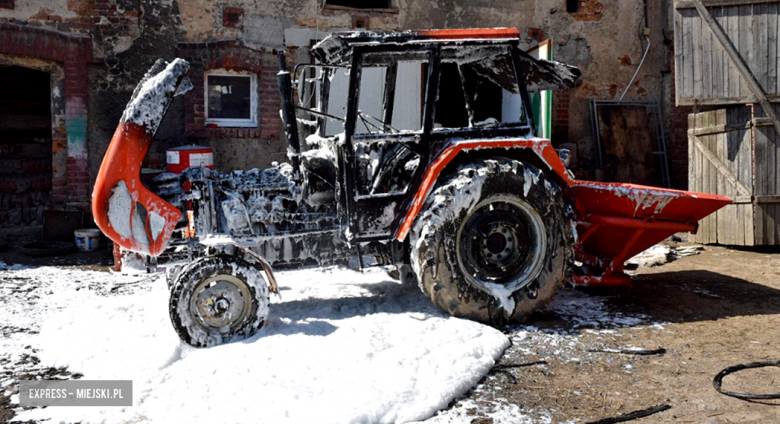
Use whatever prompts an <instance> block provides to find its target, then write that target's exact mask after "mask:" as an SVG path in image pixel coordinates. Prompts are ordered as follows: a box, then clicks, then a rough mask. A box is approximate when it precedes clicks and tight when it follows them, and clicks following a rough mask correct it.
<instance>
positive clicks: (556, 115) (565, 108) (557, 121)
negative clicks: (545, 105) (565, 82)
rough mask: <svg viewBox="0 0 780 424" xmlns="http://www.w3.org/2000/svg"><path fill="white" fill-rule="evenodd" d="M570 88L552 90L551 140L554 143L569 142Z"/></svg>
mask: <svg viewBox="0 0 780 424" xmlns="http://www.w3.org/2000/svg"><path fill="white" fill-rule="evenodd" d="M570 98H571V89H568V88H567V89H565V90H553V112H552V114H553V116H552V118H553V119H552V125H553V127H552V137H551V138H552V142H553V144H554V145H556V146H557V145H558V144H560V143H568V142H569V99H570Z"/></svg>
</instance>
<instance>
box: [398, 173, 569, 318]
mask: <svg viewBox="0 0 780 424" xmlns="http://www.w3.org/2000/svg"><path fill="white" fill-rule="evenodd" d="M571 216H572V212H571V208H570V207H569V206H568V205H567V204H566V203H565V201H564V199H563V196H562V193H561V190H560V188H559V187H558V186H557V185H556V184H555V183H554V182H553V181H552V180H550V179H549V178H548V177H546V176H545V175H544V173H542V172H540V171H539V169H537V168H535V167H533V166H531V165H528V164H525V163H522V162H518V161H513V160H509V159H503V158H502V159H485V160H482V161H479V162H476V163H471V164H467V165H463V166H461V167H460V168H459V169H458V171H457V172H456V173H455V174H454V175H452V176H451V177H450V178H448V179H446V180H444V181H442V182H440V183H439V184H438V185H437V186H436V187H435V188H434V190H433V191H432V192H431V194H430V196H429V197H428V200H427V201H426V204H425V206H424V208H423V212H422V213H421V214H420V216H419V217H418V219H417V221H416V222H415V225H414V226H413V228H412V234H411V240H410V241H411V247H412V249H411V258H410V259H411V263H412V267H413V268H414V271H415V274H416V275H417V279H418V281H419V282H420V288H421V289H422V290H423V292H424V293H425V294H426V295H427V296H428V297H430V299H431V300H432V301H433V303H434V304H436V305H437V306H438V307H439V308H441V309H443V310H444V311H446V312H448V313H449V314H451V315H453V316H458V317H462V318H468V319H472V320H475V321H480V322H484V323H488V324H493V325H502V324H504V323H506V322H509V321H514V322H521V321H524V320H526V319H527V318H528V317H529V316H530V315H531V313H532V312H533V311H534V310H535V309H537V308H539V307H541V306H543V305H545V304H547V303H548V302H549V301H550V299H551V298H552V296H553V294H554V293H555V290H556V289H557V287H558V286H559V285H561V284H562V283H563V282H564V281H565V279H566V275H567V271H568V268H569V261H570V260H571V246H572V241H573V240H572V225H571Z"/></svg>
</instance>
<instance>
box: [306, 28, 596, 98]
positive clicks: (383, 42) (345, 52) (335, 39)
mask: <svg viewBox="0 0 780 424" xmlns="http://www.w3.org/2000/svg"><path fill="white" fill-rule="evenodd" d="M519 41H520V31H519V30H518V29H517V28H490V29H446V30H445V29H442V30H415V31H412V30H408V31H350V32H337V33H333V34H331V35H330V36H328V37H326V38H325V39H323V40H322V41H320V42H319V43H317V44H316V45H315V46H314V49H313V54H314V56H315V57H316V58H317V60H318V61H319V62H320V63H321V64H324V65H332V66H349V64H350V59H351V57H352V53H353V52H354V51H355V49H356V48H365V49H367V50H380V49H381V50H380V51H382V50H383V51H386V52H387V53H391V52H392V56H394V57H395V58H396V60H400V59H401V58H400V57H398V53H399V52H401V53H402V52H408V53H409V55H415V54H419V52H420V49H421V48H423V49H424V48H426V47H427V46H431V45H442V46H445V47H447V46H449V47H451V48H450V49H445V51H444V52H443V53H442V60H444V61H449V60H454V61H458V62H463V61H464V57H467V56H468V55H469V53H472V52H473V53H474V54H475V57H476V56H482V57H484V55H485V54H488V55H490V54H493V55H496V54H499V53H500V52H499V51H497V50H494V49H490V50H486V47H490V46H496V45H507V44H516V43H518V42H519ZM455 47H457V49H455ZM385 48H387V49H385ZM446 50H451V52H450V53H449V54H448V53H447V52H446ZM517 51H518V54H519V59H520V67H521V68H522V71H523V74H524V76H525V79H526V85H527V88H528V91H540V90H549V89H558V88H570V87H574V86H575V85H576V83H577V80H578V79H579V77H580V75H581V72H580V70H579V69H578V68H576V67H574V66H569V65H565V64H562V63H559V62H554V61H549V60H543V59H536V58H534V57H533V56H531V55H529V54H527V53H526V52H524V51H522V50H520V49H517ZM478 52H479V53H481V54H477V53H478ZM449 56H452V57H449Z"/></svg>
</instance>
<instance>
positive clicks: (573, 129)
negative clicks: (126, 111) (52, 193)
mask: <svg viewBox="0 0 780 424" xmlns="http://www.w3.org/2000/svg"><path fill="white" fill-rule="evenodd" d="M393 6H394V7H393V8H390V9H387V10H357V9H356V10H343V9H342V8H338V7H332V6H326V5H324V4H323V1H322V0H265V1H257V0H216V1H214V0H109V1H108V2H103V1H98V0H29V1H24V2H22V1H17V2H16V7H15V8H14V9H13V10H7V9H0V22H2V21H6V22H11V23H22V24H25V25H35V26H39V27H44V28H48V29H52V30H56V31H60V32H65V33H74V32H75V33H86V34H89V35H90V36H91V37H92V40H93V50H94V56H95V58H96V60H95V61H94V63H93V64H91V65H90V67H89V81H90V85H89V126H88V137H89V138H88V139H89V169H90V179H91V180H93V179H94V176H95V174H96V172H97V169H98V167H99V165H100V162H101V159H102V156H103V153H104V152H105V149H106V147H107V145H108V142H109V141H110V139H111V136H112V134H113V131H114V130H115V128H116V124H117V122H118V121H119V117H120V116H121V113H122V109H123V108H124V105H125V103H126V101H127V100H128V99H129V97H130V94H131V92H132V89H133V87H134V86H135V84H136V83H137V82H138V81H139V80H140V78H141V76H142V75H143V73H144V72H145V71H146V70H147V69H148V68H149V66H151V64H152V63H154V61H155V59H157V58H158V57H162V58H164V59H167V60H171V59H173V58H174V57H176V56H177V46H178V45H180V44H181V43H185V44H186V43H189V44H197V43H217V42H226V41H237V42H238V43H239V44H240V45H241V46H242V48H246V49H250V50H251V52H250V54H255V53H254V52H265V53H257V55H263V58H262V61H263V65H262V72H261V73H265V72H273V73H275V68H276V64H275V62H274V61H273V60H271V59H269V58H268V57H266V56H270V55H271V51H272V50H273V49H278V48H282V47H286V48H287V49H288V50H292V51H294V56H295V57H296V58H297V59H298V60H299V61H303V60H301V59H307V58H306V56H307V54H308V48H309V47H310V46H311V44H312V43H313V42H314V41H315V40H317V39H321V38H323V37H324V36H326V35H327V34H328V33H329V32H331V31H335V30H345V29H351V28H353V27H354V26H355V25H356V19H358V20H359V25H361V26H367V27H368V28H370V29H375V30H394V29H417V28H420V29H424V28H465V27H494V26H501V27H518V28H520V30H521V34H523V35H524V36H525V40H524V41H525V44H526V45H527V46H529V47H531V46H533V45H535V44H537V43H538V42H539V41H540V40H544V39H547V38H551V39H553V42H554V45H553V51H554V55H555V59H556V60H560V61H562V62H566V63H570V64H573V65H576V66H579V67H580V68H581V69H582V71H583V79H582V84H581V85H580V86H579V87H577V88H575V89H572V90H570V92H568V93H569V94H567V95H568V98H567V99H566V100H568V102H569V104H570V106H569V109H568V115H567V116H566V115H564V116H558V115H557V113H556V116H555V120H556V123H555V124H554V127H555V128H559V125H558V122H564V121H565V125H562V126H560V127H561V128H563V130H555V131H558V132H557V133H556V132H555V131H554V133H553V140H554V141H555V142H571V143H577V144H578V145H579V149H578V150H579V157H580V165H582V166H584V167H586V168H587V167H588V166H592V162H593V160H594V146H593V139H592V137H591V129H590V117H589V109H588V105H587V100H588V99H590V98H599V99H617V98H618V97H619V96H620V94H621V93H622V91H623V90H624V89H625V86H626V84H627V83H628V81H629V80H630V79H631V76H632V75H633V73H634V71H635V70H636V68H637V65H638V63H639V61H640V60H641V57H642V53H643V47H644V45H643V44H642V42H641V41H640V34H641V31H642V29H643V27H644V7H643V2H641V1H632V2H628V1H620V0H600V1H597V0H582V1H580V2H579V7H580V10H579V11H577V12H576V13H568V12H567V11H566V1H565V0H524V1H510V2H498V1H495V0H430V1H412V0H394V1H393ZM668 8H669V4H667V2H666V1H661V2H654V1H648V21H649V27H650V28H651V31H652V35H651V37H650V39H651V43H652V46H653V47H652V49H651V50H650V53H649V56H648V58H647V60H646V62H645V64H644V66H643V68H642V70H641V72H640V73H639V75H638V77H637V79H636V81H635V83H634V85H633V86H632V87H631V88H630V89H629V91H628V94H627V95H626V98H627V99H635V100H662V97H663V96H664V90H663V88H662V87H663V76H662V72H663V70H664V69H665V67H666V53H667V48H666V45H665V44H664V37H663V34H662V28H666V27H667V26H666V25H667V23H666V22H665V20H666V19H667V16H668V10H667V9H668ZM228 9H230V10H236V11H238V12H239V15H238V16H239V20H238V22H237V23H236V24H234V25H228V24H227V23H226V21H225V12H226V10H228ZM208 46H209V44H207V45H206V47H205V49H211V47H208ZM198 54H200V53H198ZM263 78H266V80H265V82H263V85H264V86H262V87H258V91H259V95H260V103H261V108H262V103H263V99H267V98H270V97H276V100H277V101H278V92H277V91H276V90H277V88H276V86H275V83H273V82H272V81H269V80H268V77H267V76H264V77H263ZM667 81H668V78H667ZM266 106H267V107H266V110H264V111H262V110H261V111H260V115H261V119H260V121H261V122H260V128H259V130H258V131H256V132H253V133H251V135H249V136H241V137H234V136H233V133H232V132H228V133H219V134H216V135H214V136H213V134H215V132H213V131H211V132H210V131H208V129H207V128H205V125H204V124H199V123H197V122H196V123H195V124H191V123H190V122H188V121H187V120H188V119H190V118H189V115H188V113H189V112H187V110H188V109H187V107H189V106H186V105H185V99H183V98H181V97H177V98H176V99H175V100H174V102H173V104H172V106H171V109H170V110H169V113H168V115H167V116H166V119H165V120H164V121H163V123H162V125H161V127H160V130H159V132H158V134H157V138H156V141H155V143H153V144H152V150H151V151H150V155H149V157H148V159H147V164H146V165H147V166H151V167H161V166H163V165H164V150H165V149H166V148H168V147H172V146H179V145H183V144H189V143H197V144H206V145H209V146H211V147H213V148H214V149H215V153H216V164H217V166H218V167H220V168H222V169H223V170H231V169H242V168H244V169H246V168H252V167H263V166H267V165H268V164H270V162H271V161H283V160H285V157H284V156H285V155H284V151H285V146H284V140H283V139H282V138H281V136H280V128H279V124H278V116H275V114H274V111H273V110H272V109H273V105H266ZM197 107H201V111H202V106H195V108H196V109H197ZM277 109H278V108H277ZM196 119H197V117H196ZM190 125H201V127H203V128H204V129H203V133H205V135H203V134H198V131H192V130H191V129H190ZM563 133H565V134H563ZM90 182H92V181H90Z"/></svg>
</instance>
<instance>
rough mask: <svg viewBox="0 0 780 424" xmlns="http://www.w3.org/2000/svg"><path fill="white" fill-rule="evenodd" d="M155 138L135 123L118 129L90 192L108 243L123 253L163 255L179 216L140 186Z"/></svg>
mask: <svg viewBox="0 0 780 424" xmlns="http://www.w3.org/2000/svg"><path fill="white" fill-rule="evenodd" d="M151 143H152V135H151V134H149V133H148V132H147V131H146V128H145V127H143V126H139V125H136V124H134V123H132V122H123V123H120V124H119V127H117V129H116V132H115V133H114V137H113V138H112V139H111V144H110V145H109V146H108V151H106V155H105V157H103V163H102V164H101V165H100V172H98V176H97V179H96V180H95V188H94V189H93V191H92V216H94V217H95V223H97V226H98V228H100V230H101V231H103V234H105V235H106V237H108V238H109V239H111V240H113V241H114V243H117V244H119V245H120V246H122V247H124V248H125V249H128V250H132V251H134V252H138V253H143V254H147V255H153V256H156V255H159V254H160V253H162V251H163V250H164V249H165V246H166V245H167V244H168V240H170V238H171V234H173V229H174V227H175V226H176V223H177V222H178V221H179V217H180V216H181V211H179V210H178V209H176V208H175V207H174V206H173V205H171V204H170V203H168V202H166V201H165V200H163V199H161V198H160V197H159V196H157V195H156V194H154V193H152V192H151V191H149V189H147V188H146V187H144V185H143V184H142V183H141V163H143V161H144V158H145V157H146V152H147V151H148V150H149V146H150V145H151Z"/></svg>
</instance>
